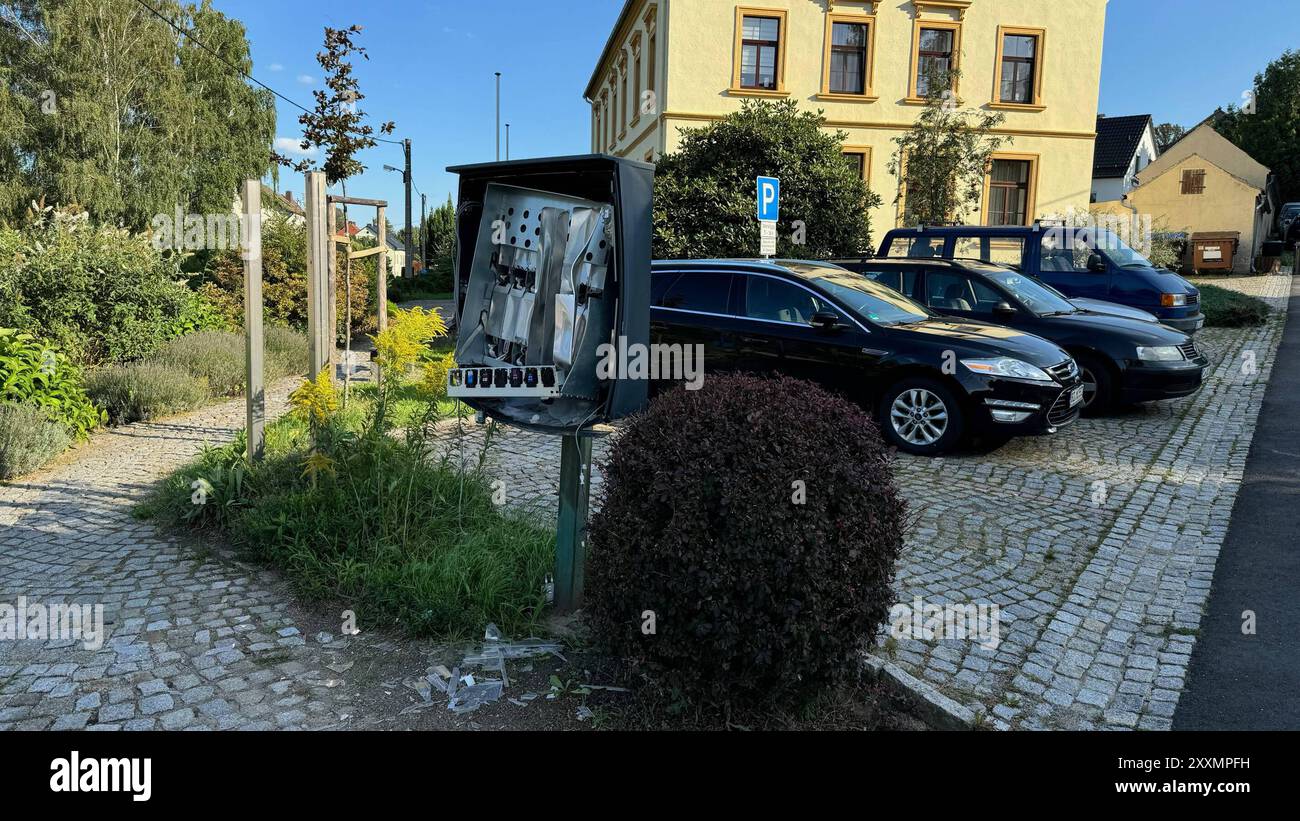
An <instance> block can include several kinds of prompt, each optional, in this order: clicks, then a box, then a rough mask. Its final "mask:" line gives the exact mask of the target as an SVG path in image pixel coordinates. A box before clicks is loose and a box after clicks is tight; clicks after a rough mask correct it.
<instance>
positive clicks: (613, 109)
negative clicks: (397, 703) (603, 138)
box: [609, 86, 621, 148]
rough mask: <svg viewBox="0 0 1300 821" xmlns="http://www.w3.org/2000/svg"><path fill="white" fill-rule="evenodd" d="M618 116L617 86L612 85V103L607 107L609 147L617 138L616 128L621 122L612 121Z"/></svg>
mask: <svg viewBox="0 0 1300 821" xmlns="http://www.w3.org/2000/svg"><path fill="white" fill-rule="evenodd" d="M617 117H618V86H614V104H613V105H612V106H610V107H609V119H610V123H609V147H610V148H613V147H614V140H615V139H617V138H618V129H619V125H621V123H616V122H614V120H615V118H617Z"/></svg>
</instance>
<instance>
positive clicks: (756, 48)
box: [740, 14, 781, 91]
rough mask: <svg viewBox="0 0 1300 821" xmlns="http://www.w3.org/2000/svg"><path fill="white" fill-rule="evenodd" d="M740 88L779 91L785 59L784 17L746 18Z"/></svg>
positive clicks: (743, 29)
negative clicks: (779, 74) (782, 60)
mask: <svg viewBox="0 0 1300 821" xmlns="http://www.w3.org/2000/svg"><path fill="white" fill-rule="evenodd" d="M741 20H742V27H741V42H740V87H741V88H754V89H762V90H765V91H776V90H777V88H778V81H779V79H780V78H779V77H778V71H779V66H780V62H779V60H780V56H781V18H779V17H754V16H750V15H748V14H747V15H744V16H743V17H742V18H741Z"/></svg>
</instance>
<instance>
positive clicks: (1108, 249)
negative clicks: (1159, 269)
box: [1093, 231, 1155, 268]
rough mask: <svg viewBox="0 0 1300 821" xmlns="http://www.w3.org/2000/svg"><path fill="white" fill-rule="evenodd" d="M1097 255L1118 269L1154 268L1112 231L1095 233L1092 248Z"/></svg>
mask: <svg viewBox="0 0 1300 821" xmlns="http://www.w3.org/2000/svg"><path fill="white" fill-rule="evenodd" d="M1093 247H1095V248H1096V250H1097V252H1098V253H1099V254H1101V255H1102V256H1104V257H1106V259H1108V260H1110V262H1111V264H1112V265H1116V266H1118V267H1120V268H1154V267H1155V266H1154V265H1152V264H1151V260H1149V259H1147V258H1146V257H1144V256H1142V255H1141V254H1139V253H1138V252H1137V251H1134V250H1133V249H1132V248H1130V247H1129V244H1128V243H1127V242H1125V241H1124V240H1122V239H1120V237H1119V235H1118V234H1116V233H1115V232H1114V231H1097V232H1095V243H1094V246H1093Z"/></svg>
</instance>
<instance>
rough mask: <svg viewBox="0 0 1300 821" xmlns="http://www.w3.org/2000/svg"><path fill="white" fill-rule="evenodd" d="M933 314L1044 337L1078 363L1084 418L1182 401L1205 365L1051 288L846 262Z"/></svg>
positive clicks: (997, 271)
mask: <svg viewBox="0 0 1300 821" xmlns="http://www.w3.org/2000/svg"><path fill="white" fill-rule="evenodd" d="M840 264H841V265H843V266H844V267H845V268H848V269H849V270H852V271H855V272H857V273H861V274H864V275H865V276H867V277H868V278H870V279H872V280H874V281H876V282H880V283H882V284H885V285H888V286H890V287H891V288H893V289H895V290H897V291H899V292H901V293H903V294H906V295H907V296H910V297H912V298H913V299H915V300H916V301H918V302H921V303H923V304H924V305H926V306H928V307H929V308H930V309H931V310H933V311H937V312H938V313H941V314H945V315H948V316H953V317H961V318H963V319H978V320H983V321H985V322H994V323H997V324H999V325H1003V326H1005V327H1008V328H1015V329H1016V330H1019V331H1025V332H1027V333H1031V334H1035V335H1037V336H1041V337H1043V338H1044V339H1050V340H1051V341H1053V342H1055V343H1056V344H1058V345H1060V346H1061V347H1062V348H1064V349H1065V350H1067V351H1069V353H1070V355H1071V356H1073V357H1074V358H1075V360H1076V361H1077V362H1078V363H1079V368H1080V370H1081V371H1082V372H1083V382H1084V413H1085V414H1088V415H1093V414H1098V413H1104V412H1106V411H1109V410H1111V409H1113V408H1114V407H1116V406H1117V405H1124V404H1131V403H1134V402H1150V401H1154V400H1158V399H1173V398H1176V397H1179V396H1187V395H1188V394H1191V393H1194V392H1195V391H1197V390H1199V389H1200V387H1201V377H1202V373H1203V372H1204V371H1205V368H1206V366H1207V365H1208V364H1209V363H1208V361H1207V360H1206V358H1205V356H1204V355H1202V354H1201V353H1200V352H1199V351H1198V350H1197V349H1196V345H1195V344H1194V343H1193V342H1192V339H1191V337H1190V336H1188V335H1187V334H1185V333H1183V332H1182V331H1178V330H1175V329H1173V328H1170V327H1168V326H1166V325H1159V324H1155V323H1152V322H1144V321H1141V320H1136V319H1130V318H1127V317H1122V316H1112V315H1108V314H1106V313H1101V312H1097V311H1090V310H1083V309H1081V308H1080V307H1079V306H1078V305H1077V304H1075V303H1072V302H1071V301H1070V300H1068V299H1066V298H1065V297H1064V296H1063V295H1061V293H1060V292H1058V291H1056V290H1055V289H1053V288H1052V287H1050V286H1048V285H1046V284H1044V283H1042V282H1040V281H1038V280H1036V279H1034V278H1033V277H1028V276H1025V275H1024V274H1022V273H1020V272H1018V271H1013V270H1009V269H1007V268H1003V267H999V266H996V265H990V264H988V263H984V262H979V261H974V260H867V261H845V262H843V263H840Z"/></svg>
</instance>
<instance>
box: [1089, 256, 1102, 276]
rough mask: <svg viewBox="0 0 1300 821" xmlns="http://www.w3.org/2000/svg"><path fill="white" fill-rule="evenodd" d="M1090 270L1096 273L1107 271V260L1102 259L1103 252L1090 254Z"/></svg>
mask: <svg viewBox="0 0 1300 821" xmlns="http://www.w3.org/2000/svg"><path fill="white" fill-rule="evenodd" d="M1088 270H1089V271H1091V272H1093V273H1094V274H1104V273H1106V260H1104V259H1102V256H1101V254H1096V253H1093V254H1089V255H1088Z"/></svg>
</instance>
